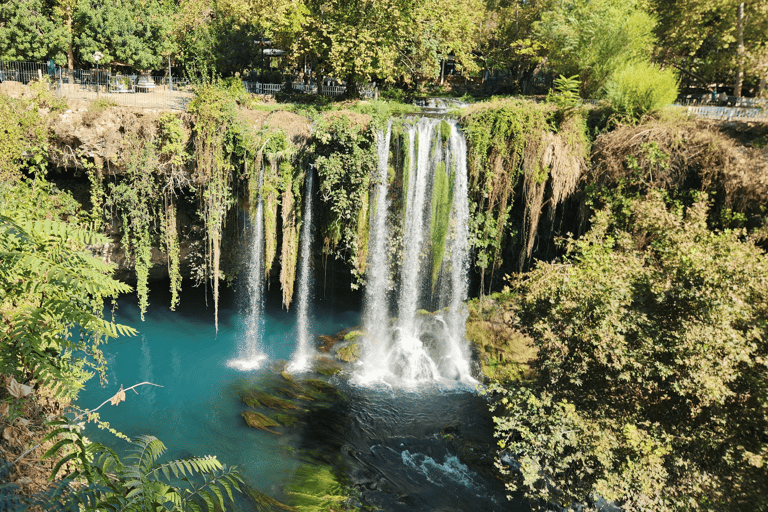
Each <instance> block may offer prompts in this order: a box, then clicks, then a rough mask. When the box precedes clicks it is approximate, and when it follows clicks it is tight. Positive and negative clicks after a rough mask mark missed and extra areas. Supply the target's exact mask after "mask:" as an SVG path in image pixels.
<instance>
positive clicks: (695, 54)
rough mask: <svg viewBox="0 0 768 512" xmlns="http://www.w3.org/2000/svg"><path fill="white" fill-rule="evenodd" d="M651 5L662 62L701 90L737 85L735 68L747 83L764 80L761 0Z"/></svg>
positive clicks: (765, 36) (767, 40) (765, 21)
mask: <svg viewBox="0 0 768 512" xmlns="http://www.w3.org/2000/svg"><path fill="white" fill-rule="evenodd" d="M650 5H651V8H652V11H653V12H654V14H655V15H656V17H657V19H658V24H657V26H656V30H655V32H656V35H657V37H658V39H659V41H663V46H661V47H660V48H659V49H658V52H657V53H658V56H659V59H660V60H661V61H662V62H665V63H668V64H671V65H674V66H676V67H678V68H679V69H681V70H682V71H683V72H684V73H686V74H687V75H688V76H689V77H691V78H693V79H694V80H695V81H696V82H699V83H700V84H701V85H703V86H706V85H708V84H709V83H713V82H714V83H716V82H726V83H733V84H734V85H736V82H737V81H738V70H739V68H742V69H743V70H744V75H743V78H744V79H745V80H747V81H755V80H765V78H766V76H767V72H768V52H767V50H768V5H766V3H765V2H760V1H750V2H741V1H739V0H715V1H710V2H705V1H703V0H682V1H670V0H654V1H652V2H651V4H650ZM740 13H741V14H740ZM740 32H741V37H739V33H740ZM702 82H703V83H702Z"/></svg>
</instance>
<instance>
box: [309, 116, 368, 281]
mask: <svg viewBox="0 0 768 512" xmlns="http://www.w3.org/2000/svg"><path fill="white" fill-rule="evenodd" d="M313 151H314V153H315V154H316V155H317V156H316V159H315V165H316V166H317V173H318V177H319V191H320V200H321V202H322V203H323V205H325V207H326V208H327V213H326V217H325V218H324V219H323V220H322V226H323V227H322V233H323V235H322V236H323V238H324V247H323V251H324V253H325V254H334V255H335V256H336V257H337V258H341V259H345V260H346V261H348V262H349V263H350V265H351V266H352V272H353V274H354V275H356V276H357V277H358V278H359V277H360V275H361V274H362V269H363V268H364V265H365V259H364V258H361V254H366V253H367V248H363V247H361V238H362V237H361V236H360V233H361V232H360V226H359V225H358V223H359V222H361V221H362V220H361V215H360V211H361V208H363V207H364V206H367V201H366V196H367V195H368V191H369V186H370V181H371V176H372V175H373V173H374V170H375V169H376V165H377V157H376V144H375V141H374V131H373V130H372V129H371V128H365V127H362V126H360V125H359V124H356V123H354V122H353V121H352V120H350V119H349V118H348V117H347V116H345V115H334V116H331V117H330V120H329V121H326V120H320V121H317V122H316V124H315V127H314V133H313ZM362 218H363V219H364V218H365V217H364V216H363V217H362Z"/></svg>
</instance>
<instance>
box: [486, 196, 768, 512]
mask: <svg viewBox="0 0 768 512" xmlns="http://www.w3.org/2000/svg"><path fill="white" fill-rule="evenodd" d="M628 208H629V210H630V211H631V215H632V220H633V222H632V223H630V225H631V228H632V229H631V232H627V231H624V230H621V229H616V227H615V224H614V223H613V221H614V220H615V219H614V218H613V216H612V214H611V212H610V211H608V210H606V211H602V212H599V213H598V214H597V215H596V217H595V218H594V221H593V228H592V230H591V231H590V232H589V233H587V234H586V235H585V236H584V237H583V238H582V239H580V240H577V241H570V242H569V244H568V255H567V259H566V261H565V262H563V263H542V264H540V265H539V266H538V267H537V268H536V269H535V270H534V271H532V272H531V273H529V274H528V275H527V276H525V277H521V278H520V279H519V281H518V282H517V284H518V286H517V292H518V297H520V302H519V309H518V313H519V317H520V322H521V327H522V328H523V331H524V332H525V333H526V334H529V335H530V336H531V337H532V338H533V339H534V340H535V343H536V344H537V348H538V358H537V359H536V361H535V362H534V369H535V371H536V379H535V380H534V381H532V382H530V383H528V384H527V385H526V387H525V388H520V387H506V388H504V387H501V386H499V385H496V386H493V387H492V388H491V389H492V392H493V393H494V396H495V397H496V400H495V403H496V407H497V411H498V413H497V417H496V418H495V422H496V435H497V437H498V438H499V445H500V447H501V448H502V450H504V451H503V452H502V454H501V457H500V460H499V462H498V464H499V467H500V468H501V469H502V470H503V472H505V474H508V475H509V484H508V485H509V488H510V489H516V490H522V491H524V492H526V493H528V495H529V496H531V497H536V498H543V499H545V500H547V501H550V502H555V503H557V504H558V505H560V506H563V507H568V506H571V505H573V504H574V503H576V502H581V503H585V504H588V503H589V502H590V500H593V499H594V498H595V497H602V498H604V499H607V500H609V501H614V502H616V503H618V504H620V505H622V507H623V509H624V510H644V511H666V510H678V511H682V510H698V509H699V506H701V508H702V509H706V510H729V511H732V510H765V509H766V507H768V499H767V498H766V496H765V492H764V489H765V482H766V481H767V479H768V464H766V458H767V456H768V441H767V439H768V438H766V435H765V433H766V432H768V412H766V411H767V409H766V407H765V404H766V403H768V377H766V371H765V370H766V361H768V342H767V340H768V331H767V330H766V327H767V326H768V308H766V304H767V303H768V277H766V276H768V259H766V255H765V253H764V252H763V251H762V250H761V249H759V248H758V247H756V246H755V244H754V241H753V240H751V239H749V238H746V237H745V235H744V233H743V232H740V231H723V232H712V231H710V230H709V229H708V227H707V204H706V202H704V201H699V202H697V203H695V204H694V205H693V206H691V207H690V208H688V209H683V208H682V207H680V206H679V205H678V204H676V203H672V204H669V203H667V202H666V201H665V200H664V198H663V196H662V194H661V193H658V192H651V193H649V195H648V196H647V197H645V198H642V199H637V200H632V201H630V202H629V206H628ZM510 460H511V461H512V462H510ZM513 468H514V469H513Z"/></svg>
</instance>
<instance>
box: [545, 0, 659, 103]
mask: <svg viewBox="0 0 768 512" xmlns="http://www.w3.org/2000/svg"><path fill="white" fill-rule="evenodd" d="M653 27H654V20H653V18H652V17H651V16H650V15H649V14H648V13H647V12H645V11H644V10H643V9H642V8H641V4H639V3H638V2H623V1H620V0H575V1H573V2H568V3H563V4H560V5H558V6H556V7H555V8H554V9H553V10H551V11H548V12H545V13H543V14H542V17H541V21H540V22H538V23H536V24H535V28H534V32H535V35H536V37H537V38H539V39H540V40H541V41H542V42H543V44H544V46H545V48H546V56H547V61H548V62H547V64H548V65H549V67H551V68H552V70H553V71H554V72H555V73H557V74H561V75H564V76H572V75H578V76H579V79H580V80H581V84H582V85H581V92H582V96H583V97H585V98H593V97H595V96H596V95H597V94H598V93H599V92H600V90H601V89H602V88H603V86H604V85H605V83H606V81H607V80H608V78H609V76H610V75H611V73H612V72H613V71H614V70H616V69H618V68H619V67H622V66H624V65H626V64H628V63H631V62H637V61H647V60H648V59H649V58H650V56H651V52H652V50H653V44H654V42H655V37H654V35H653Z"/></svg>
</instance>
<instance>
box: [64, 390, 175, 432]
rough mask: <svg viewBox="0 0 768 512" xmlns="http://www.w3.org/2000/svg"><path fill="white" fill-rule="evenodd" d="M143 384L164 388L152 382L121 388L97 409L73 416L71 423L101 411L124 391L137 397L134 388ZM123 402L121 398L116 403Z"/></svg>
mask: <svg viewBox="0 0 768 512" xmlns="http://www.w3.org/2000/svg"><path fill="white" fill-rule="evenodd" d="M145 384H146V385H148V386H155V387H158V388H162V387H164V386H161V385H160V384H154V383H152V382H140V383H138V384H134V385H133V386H131V387H129V388H125V389H123V388H122V387H121V388H120V391H118V392H117V393H115V394H114V395H112V396H111V397H109V398H107V399H106V400H104V401H103V402H102V403H101V405H100V406H98V407H97V408H95V409H89V410H87V411H83V412H82V413H80V414H79V415H77V416H75V417H74V418H73V419H72V421H73V422H75V421H77V420H79V419H80V418H82V417H83V416H85V415H86V414H90V413H92V412H96V411H98V410H99V409H101V408H102V407H104V406H105V405H107V403H109V402H112V401H113V400H114V399H115V398H116V397H117V396H118V395H119V394H120V393H123V394H125V392H126V391H133V392H134V393H136V394H137V395H138V394H139V393H138V392H137V391H136V390H135V389H134V388H137V387H139V386H143V385H145ZM123 400H125V397H123V399H122V400H119V401H118V403H119V402H122V401H123ZM115 405H117V403H115Z"/></svg>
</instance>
